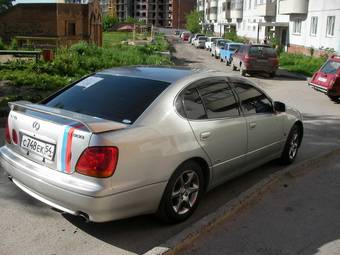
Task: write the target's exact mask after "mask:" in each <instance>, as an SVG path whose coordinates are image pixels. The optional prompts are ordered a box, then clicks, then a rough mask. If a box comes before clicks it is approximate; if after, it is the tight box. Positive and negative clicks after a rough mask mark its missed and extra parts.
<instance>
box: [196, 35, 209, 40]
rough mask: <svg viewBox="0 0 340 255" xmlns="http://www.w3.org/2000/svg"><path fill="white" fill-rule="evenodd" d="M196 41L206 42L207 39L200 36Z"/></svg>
mask: <svg viewBox="0 0 340 255" xmlns="http://www.w3.org/2000/svg"><path fill="white" fill-rule="evenodd" d="M198 40H199V41H206V40H208V38H207V37H204V36H200V37H198Z"/></svg>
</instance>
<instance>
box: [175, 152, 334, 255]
mask: <svg viewBox="0 0 340 255" xmlns="http://www.w3.org/2000/svg"><path fill="white" fill-rule="evenodd" d="M339 156H340V153H337V154H334V155H333V156H331V157H327V159H321V160H320V161H319V162H317V163H316V164H314V165H312V166H310V167H309V168H308V169H303V170H302V171H301V170H299V171H297V172H294V171H293V172H291V173H289V174H286V175H284V176H283V177H282V178H281V180H280V181H279V182H277V183H275V185H272V186H271V188H270V189H269V190H268V191H267V192H266V194H265V195H264V196H262V197H260V198H259V199H257V200H255V201H253V202H252V203H249V204H248V206H246V207H245V208H242V209H241V210H240V211H239V212H238V214H237V215H234V216H232V217H230V218H228V219H227V220H225V221H224V222H222V223H221V224H219V225H218V226H217V227H216V228H214V229H213V230H212V231H211V232H207V233H203V234H202V235H201V236H200V237H199V239H197V240H195V242H194V243H193V244H192V245H191V246H190V247H187V249H186V250H183V251H182V252H180V253H179V254H181V255H186V254H188V255H189V254H190V255H219V254H233V255H248V254H249V255H256V254H259V255H311V254H315V255H338V254H340V239H339V237H340V217H339V214H340V203H339V193H340V185H339V183H340V162H339Z"/></svg>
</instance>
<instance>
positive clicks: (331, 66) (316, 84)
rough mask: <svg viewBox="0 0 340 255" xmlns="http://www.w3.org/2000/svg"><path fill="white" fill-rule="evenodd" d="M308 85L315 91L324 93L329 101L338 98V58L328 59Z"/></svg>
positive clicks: (339, 92)
mask: <svg viewBox="0 0 340 255" xmlns="http://www.w3.org/2000/svg"><path fill="white" fill-rule="evenodd" d="M309 85H310V86H311V87H313V88H314V89H316V90H319V91H321V92H324V93H325V94H326V95H327V96H328V97H329V98H330V99H331V100H333V101H337V100H339V98H340V56H332V57H330V58H329V59H328V60H327V61H326V63H325V64H324V65H323V66H322V67H321V68H320V70H319V71H317V72H316V73H315V74H314V75H313V77H312V79H311V81H310V82H309Z"/></svg>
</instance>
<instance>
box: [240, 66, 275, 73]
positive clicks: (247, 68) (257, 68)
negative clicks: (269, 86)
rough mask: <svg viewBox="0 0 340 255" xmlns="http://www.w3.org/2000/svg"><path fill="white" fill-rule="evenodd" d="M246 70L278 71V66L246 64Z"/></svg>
mask: <svg viewBox="0 0 340 255" xmlns="http://www.w3.org/2000/svg"><path fill="white" fill-rule="evenodd" d="M244 69H245V70H246V71H249V72H264V73H273V72H276V71H277V69H278V67H277V66H262V67H261V66H256V65H245V68H244Z"/></svg>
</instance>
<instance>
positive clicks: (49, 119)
mask: <svg viewBox="0 0 340 255" xmlns="http://www.w3.org/2000/svg"><path fill="white" fill-rule="evenodd" d="M10 107H11V111H10V114H9V117H8V126H9V130H10V133H11V134H12V136H13V133H14V132H15V133H16V134H17V136H18V142H17V144H15V143H14V142H13V138H12V143H11V144H9V145H8V146H9V147H10V148H11V149H12V150H14V151H16V152H17V153H18V154H20V155H22V156H24V157H25V158H27V159H29V160H32V161H34V162H36V163H38V164H40V165H44V166H46V167H48V168H51V169H54V170H58V171H61V172H65V173H68V174H71V173H73V172H74V169H75V165H76V163H77V160H78V158H79V157H80V155H81V153H82V152H83V151H84V150H85V149H86V148H87V147H88V145H89V142H90V139H91V136H92V134H95V133H102V132H107V131H113V130H118V129H123V128H126V127H128V125H127V124H122V123H119V122H114V121H108V120H104V119H101V118H97V117H93V116H89V115H85V114H79V113H75V112H71V111H67V110H64V109H57V108H52V107H47V106H44V105H39V104H32V103H30V102H26V101H19V102H13V103H10Z"/></svg>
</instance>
